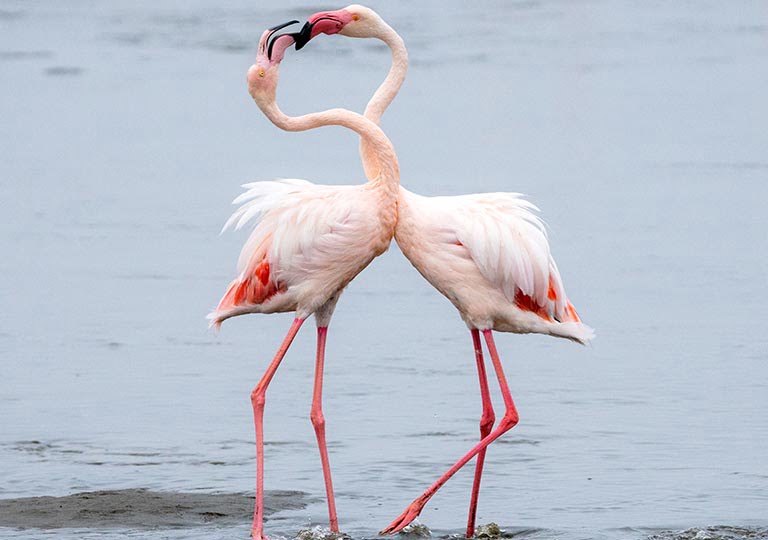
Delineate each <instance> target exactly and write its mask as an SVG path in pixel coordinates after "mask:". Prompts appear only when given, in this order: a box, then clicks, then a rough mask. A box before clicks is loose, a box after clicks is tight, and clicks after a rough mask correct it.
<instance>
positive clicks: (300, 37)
mask: <svg viewBox="0 0 768 540" xmlns="http://www.w3.org/2000/svg"><path fill="white" fill-rule="evenodd" d="M293 37H294V39H295V40H296V50H297V51H300V50H301V49H302V48H303V47H304V45H306V44H307V43H309V40H310V39H312V23H310V22H309V21H307V22H305V23H304V26H302V27H301V30H299V31H298V32H296V33H295V34H293Z"/></svg>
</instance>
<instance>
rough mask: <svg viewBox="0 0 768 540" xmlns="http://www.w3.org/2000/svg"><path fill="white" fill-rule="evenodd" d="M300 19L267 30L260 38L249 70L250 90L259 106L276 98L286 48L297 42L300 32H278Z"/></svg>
mask: <svg viewBox="0 0 768 540" xmlns="http://www.w3.org/2000/svg"><path fill="white" fill-rule="evenodd" d="M298 22H299V21H290V22H287V23H284V24H280V25H277V26H275V27H273V28H270V29H269V30H265V31H264V33H263V34H262V35H261V39H260V40H259V52H258V53H257V54H256V62H255V63H254V64H253V65H252V66H251V67H250V69H249V70H248V76H247V80H248V92H249V93H250V94H251V97H253V99H254V100H255V101H256V103H257V104H259V106H261V105H262V104H265V103H267V102H269V101H270V100H274V98H275V89H276V87H277V73H278V68H279V67H280V62H281V61H282V60H283V56H285V50H286V49H287V48H288V47H290V46H291V45H293V44H294V43H295V42H296V38H297V36H298V35H299V34H298V33H294V34H278V31H279V30H282V29H283V28H285V27H286V26H290V25H291V24H296V23H298Z"/></svg>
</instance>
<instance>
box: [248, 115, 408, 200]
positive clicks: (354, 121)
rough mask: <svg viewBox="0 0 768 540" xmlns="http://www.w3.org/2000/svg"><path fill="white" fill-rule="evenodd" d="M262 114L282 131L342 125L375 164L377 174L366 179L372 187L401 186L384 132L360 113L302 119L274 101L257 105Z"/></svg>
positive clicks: (302, 117) (395, 189)
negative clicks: (367, 150) (359, 143)
mask: <svg viewBox="0 0 768 540" xmlns="http://www.w3.org/2000/svg"><path fill="white" fill-rule="evenodd" d="M259 106H260V108H261V110H262V112H263V113H264V114H265V115H266V116H267V118H269V120H270V121H271V122H272V123H273V124H275V125H276V126H277V127H279V128H280V129H283V130H285V131H307V130H310V129H314V128H318V127H322V126H343V127H346V128H348V129H351V130H352V131H354V132H356V133H357V134H358V135H360V137H361V138H362V140H363V141H365V142H366V144H367V145H368V148H370V151H371V154H372V155H373V156H374V159H375V160H376V162H377V163H380V164H381V166H380V167H377V174H375V175H374V176H372V177H368V180H369V181H370V182H371V183H372V184H381V185H382V186H383V187H385V188H387V189H388V190H389V191H391V192H392V193H396V192H397V189H398V186H399V184H400V168H399V165H398V162H397V154H395V149H394V147H393V146H392V143H391V142H390V140H389V139H388V138H387V136H386V135H385V134H384V132H383V131H382V130H381V128H379V126H377V125H376V124H374V123H373V122H371V121H370V120H368V119H367V118H365V117H363V116H362V115H360V114H357V113H355V112H352V111H348V110H347V109H328V110H326V111H320V112H315V113H310V114H305V115H302V116H288V115H286V114H285V113H283V111H281V110H280V107H278V106H277V103H276V102H275V101H274V100H271V101H270V102H268V103H264V104H262V103H259Z"/></svg>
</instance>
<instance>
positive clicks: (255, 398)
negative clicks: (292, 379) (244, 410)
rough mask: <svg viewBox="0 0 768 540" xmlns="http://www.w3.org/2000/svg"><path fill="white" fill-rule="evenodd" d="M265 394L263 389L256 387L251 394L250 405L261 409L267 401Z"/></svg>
mask: <svg viewBox="0 0 768 540" xmlns="http://www.w3.org/2000/svg"><path fill="white" fill-rule="evenodd" d="M266 394H267V392H266V390H265V389H264V388H262V387H261V386H257V387H256V388H254V389H253V391H252V392H251V403H252V404H253V405H254V406H257V407H263V406H264V403H266V401H267V399H266Z"/></svg>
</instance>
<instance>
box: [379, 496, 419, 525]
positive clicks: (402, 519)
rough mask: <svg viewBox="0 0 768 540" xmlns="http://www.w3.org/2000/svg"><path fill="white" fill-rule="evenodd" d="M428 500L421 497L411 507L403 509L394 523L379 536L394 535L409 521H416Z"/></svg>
mask: <svg viewBox="0 0 768 540" xmlns="http://www.w3.org/2000/svg"><path fill="white" fill-rule="evenodd" d="M428 500H429V499H425V498H424V497H423V496H422V497H419V498H418V499H416V500H415V501H413V502H412V503H411V505H410V506H409V507H408V508H406V509H405V512H403V513H402V514H400V515H399V516H397V518H396V519H395V521H393V522H392V523H390V524H389V527H387V528H386V529H384V530H382V531H381V532H380V533H379V534H395V533H396V532H398V531H401V530H403V529H404V528H405V527H407V526H408V525H409V524H410V523H411V521H413V520H414V519H416V518H417V517H418V516H419V514H421V511H422V510H423V509H424V505H425V504H427V501H428Z"/></svg>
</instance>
